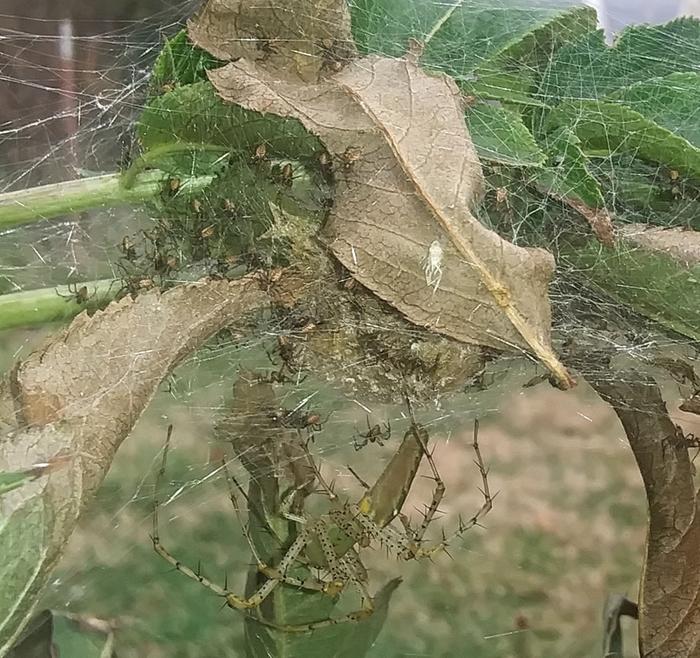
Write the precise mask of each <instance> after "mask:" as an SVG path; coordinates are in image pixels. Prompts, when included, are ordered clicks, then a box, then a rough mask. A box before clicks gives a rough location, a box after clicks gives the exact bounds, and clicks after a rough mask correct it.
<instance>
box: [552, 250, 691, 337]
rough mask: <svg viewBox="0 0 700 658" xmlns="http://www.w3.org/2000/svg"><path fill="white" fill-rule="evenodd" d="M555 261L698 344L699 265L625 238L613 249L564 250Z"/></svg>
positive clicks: (641, 313)
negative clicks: (557, 260) (684, 261)
mask: <svg viewBox="0 0 700 658" xmlns="http://www.w3.org/2000/svg"><path fill="white" fill-rule="evenodd" d="M559 255H560V259H561V260H562V261H563V262H565V263H568V264H569V265H570V266H573V267H574V268H575V269H576V270H578V271H580V273H581V274H582V275H583V276H584V277H586V279H587V280H588V281H589V282H591V283H593V284H595V285H597V286H599V287H600V288H601V289H603V290H605V291H606V292H607V293H608V294H609V295H610V296H611V297H613V298H614V299H616V300H618V301H619V302H621V303H623V304H626V305H628V306H630V307H631V308H632V309H634V310H635V311H636V312H637V313H639V314H640V315H643V316H645V317H647V318H651V319H652V320H655V321H657V322H659V323H660V324H662V325H663V326H665V327H666V328H667V329H670V330H672V331H675V332H676V333H679V334H681V335H684V336H687V337H688V338H690V339H692V340H696V341H697V340H700V304H698V292H697V291H698V284H700V264H694V265H692V264H687V263H683V262H681V261H680V260H677V259H675V258H672V257H670V256H669V255H667V254H664V253H662V252H659V251H652V250H650V249H645V248H642V247H640V246H638V245H636V244H634V243H633V242H632V241H631V240H629V239H625V238H624V237H623V238H622V239H620V240H619V242H618V244H617V246H616V248H615V249H603V248H602V247H601V245H600V244H598V243H597V242H594V241H590V242H588V243H587V244H585V245H583V246H578V245H577V246H576V247H570V248H567V247H563V248H562V251H560V254H559Z"/></svg>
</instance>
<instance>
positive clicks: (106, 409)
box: [0, 279, 266, 655]
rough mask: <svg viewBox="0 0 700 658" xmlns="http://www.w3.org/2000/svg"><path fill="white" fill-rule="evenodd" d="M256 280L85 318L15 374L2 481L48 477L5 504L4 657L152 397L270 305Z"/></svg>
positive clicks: (3, 439)
mask: <svg viewBox="0 0 700 658" xmlns="http://www.w3.org/2000/svg"><path fill="white" fill-rule="evenodd" d="M265 301H266V296H265V295H264V293H262V292H261V291H260V289H259V286H258V285H257V284H256V283H255V282H254V281H253V280H252V279H242V280H238V281H234V282H230V283H229V282H224V281H203V282H200V283H196V284H191V285H187V286H182V287H179V288H174V289H173V290H171V291H169V292H167V293H164V294H160V293H158V292H151V293H147V294H144V295H142V296H140V297H138V298H137V299H136V300H132V299H130V298H125V299H123V300H121V301H120V302H118V303H113V304H111V305H110V306H109V307H107V309H105V310H104V311H101V312H98V313H96V314H95V315H93V316H92V317H90V316H88V315H87V314H85V313H84V314H82V315H80V316H78V317H77V318H76V319H75V320H74V321H73V323H72V324H71V325H70V326H69V327H68V328H67V329H66V330H65V331H63V332H61V333H60V334H59V335H58V336H57V337H55V338H53V339H52V340H51V341H50V342H49V343H48V345H47V346H46V347H44V348H43V349H41V350H39V351H37V352H35V353H34V354H32V355H30V356H29V357H28V358H27V359H26V360H25V361H24V362H22V363H20V364H18V365H17V367H16V368H15V369H14V370H13V371H12V373H11V374H10V377H9V378H8V381H6V383H5V386H4V387H2V388H0V391H2V393H3V394H4V399H3V400H2V403H4V404H0V409H7V408H8V407H10V406H12V407H13V414H12V416H11V417H10V418H5V419H4V420H5V421H6V422H7V423H8V424H10V426H14V429H13V431H10V432H7V433H4V434H3V435H2V436H0V471H9V472H14V471H22V470H24V469H27V468H31V467H32V465H33V464H37V463H53V462H54V461H56V460H59V459H60V460H61V461H62V462H65V461H66V460H69V463H67V464H65V463H64V464H63V467H62V468H56V469H52V470H51V471H50V474H49V475H48V477H40V478H38V479H37V480H35V481H33V482H30V483H29V484H27V485H26V486H24V487H22V488H20V489H17V490H15V491H13V492H11V493H9V494H7V495H6V496H3V497H2V498H1V499H0V554H2V555H3V560H2V562H3V564H0V655H4V651H5V650H6V649H7V647H8V646H9V644H11V641H12V638H13V637H15V636H16V635H17V633H18V632H19V631H20V630H21V627H22V624H23V623H24V622H25V621H26V619H27V617H28V615H29V613H30V611H31V608H32V606H33V603H34V601H35V599H36V597H37V593H38V592H39V591H41V589H42V588H43V586H44V584H45V583H46V580H47V578H48V575H49V574H50V572H51V569H52V568H53V567H54V565H55V564H56V562H57V561H58V559H59V558H60V556H61V554H62V552H63V549H64V547H65V544H66V542H67V540H68V538H69V537H70V535H71V533H72V532H73V529H74V528H75V525H76V523H77V520H78V517H79V514H80V511H81V510H82V508H83V507H84V506H85V504H86V503H87V502H88V501H89V500H90V499H91V498H92V496H93V494H94V493H95V491H96V490H97V488H98V487H99V485H100V484H101V482H102V480H103V479H104V476H105V475H106V473H107V471H108V470H109V467H110V464H111V462H112V459H113V458H114V455H115V453H116V451H117V449H118V448H119V446H120V444H121V443H122V441H123V440H124V439H125V438H126V437H127V436H128V434H129V432H130V431H131V429H132V427H133V426H134V423H135V422H136V420H137V419H138V417H139V416H140V415H141V413H142V412H143V410H144V409H145V407H146V406H147V404H148V403H149V402H150V400H151V398H152V397H153V395H154V393H155V391H156V388H157V386H158V384H159V383H160V382H161V381H162V380H163V378H164V377H165V376H166V375H167V374H168V372H169V371H170V370H171V369H172V368H173V367H174V366H175V365H176V364H177V363H178V362H179V361H180V360H181V359H183V358H184V357H186V356H187V355H188V354H190V353H191V352H192V351H193V350H195V349H197V348H198V347H199V346H201V344H202V343H203V342H204V341H205V340H206V339H207V338H209V337H210V336H211V335H212V334H214V333H216V332H217V331H218V330H220V329H221V328H222V327H224V326H226V325H227V324H231V323H233V322H234V321H236V320H238V319H240V317H241V316H242V315H243V314H244V313H246V312H248V311H250V310H251V309H253V308H256V307H258V306H261V305H263V304H264V303H265Z"/></svg>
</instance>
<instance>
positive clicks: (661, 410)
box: [591, 372, 700, 658]
mask: <svg viewBox="0 0 700 658" xmlns="http://www.w3.org/2000/svg"><path fill="white" fill-rule="evenodd" d="M591 383H592V384H593V386H594V387H595V388H596V390H597V391H598V392H599V393H600V394H601V396H602V397H603V398H604V399H606V400H607V401H608V402H610V404H612V406H613V408H614V409H615V412H616V413H617V415H618V417H619V418H620V420H621V421H622V425H623V427H624V428H625V433H626V434H627V438H628V440H629V443H630V447H631V448H632V451H633V452H634V456H635V458H636V460H637V465H638V466H639V470H640V472H641V474H642V479H643V481H644V488H645V490H646V494H647V501H648V503H649V528H648V534H647V546H646V558H645V561H644V571H643V573H642V584H641V588H640V601H639V646H640V654H641V656H642V658H669V657H670V656H673V657H674V658H691V657H693V658H696V657H697V656H700V514H698V510H699V506H700V498H699V497H698V495H697V494H696V491H695V485H694V482H693V469H692V465H691V463H690V459H689V456H688V447H687V444H686V442H685V440H684V439H683V435H682V432H680V431H679V430H678V428H677V427H676V426H675V425H674V423H673V421H672V420H671V418H670V416H669V414H668V410H667V409H666V404H665V403H664V401H663V398H662V397H661V392H660V391H659V387H658V386H657V384H656V382H655V381H654V380H653V379H651V378H650V377H645V376H644V375H642V374H641V373H637V372H627V373H616V374H615V377H614V378H612V377H608V378H601V379H600V380H598V381H592V382H591Z"/></svg>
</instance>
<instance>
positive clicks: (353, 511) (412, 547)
mask: <svg viewBox="0 0 700 658" xmlns="http://www.w3.org/2000/svg"><path fill="white" fill-rule="evenodd" d="M409 410H410V407H409ZM171 432H172V427H170V428H168V435H167V439H166V443H165V446H164V448H163V458H162V462H161V467H160V470H159V471H158V475H157V478H156V491H157V490H158V488H159V483H160V480H161V479H162V477H163V476H164V474H165V469H166V459H167V453H168V449H169V443H170V436H171ZM427 442H428V433H427V431H426V430H425V428H423V427H422V426H420V425H418V424H417V423H416V421H415V419H414V418H413V414H412V412H411V426H410V427H409V429H408V431H407V432H406V434H405V436H404V438H403V441H402V443H401V445H400V446H399V448H398V449H397V451H396V452H395V453H394V455H393V456H392V458H391V460H390V461H389V463H388V464H387V466H386V467H385V469H384V471H383V472H382V474H381V475H380V476H379V478H378V479H377V481H376V482H375V484H374V485H373V486H371V487H368V486H366V485H365V486H366V489H367V491H366V492H365V494H364V496H363V497H362V498H361V499H360V500H359V502H357V503H354V504H353V503H344V504H340V503H339V502H338V496H337V495H336V494H335V493H333V491H332V490H331V489H330V487H328V486H327V485H325V483H324V482H323V480H322V478H320V474H318V475H319V481H320V483H321V485H322V487H323V489H324V492H325V494H326V495H327V496H328V497H329V498H330V500H331V503H332V509H331V510H330V511H329V512H327V513H326V514H324V515H322V516H320V517H318V518H315V519H314V518H305V517H303V516H298V515H291V514H289V508H290V505H291V501H292V499H293V495H289V496H287V497H286V498H285V500H284V501H283V505H282V507H283V509H282V510H281V514H282V515H283V516H285V517H286V518H288V519H290V520H293V521H297V522H298V523H300V525H301V530H300V532H299V533H298V535H297V537H296V539H295V540H294V541H293V542H292V544H291V545H290V546H289V548H288V549H287V550H286V552H285V554H284V556H283V557H282V559H281V560H280V561H279V563H278V564H277V566H276V567H274V568H273V567H271V566H269V565H267V564H265V563H264V562H263V561H262V560H261V559H260V557H259V555H258V553H257V551H256V549H255V544H254V542H253V540H252V538H251V537H250V535H249V534H248V529H247V525H246V524H245V522H244V521H243V519H242V518H241V514H240V507H239V505H238V501H237V498H236V489H237V488H239V485H238V483H237V482H236V481H235V480H234V479H233V478H232V477H231V476H230V474H229V473H228V470H227V469H225V471H226V480H227V483H228V486H229V495H230V498H231V502H232V504H233V507H234V511H235V513H236V515H237V516H238V518H239V520H240V522H241V527H242V529H243V532H244V534H245V537H246V539H247V541H248V544H249V545H250V548H251V551H252V553H253V556H254V558H255V560H256V562H257V568H258V570H259V571H260V572H261V573H262V574H264V575H265V576H266V577H267V579H268V580H267V581H266V582H265V583H264V584H263V585H262V586H261V587H260V588H259V589H258V590H257V591H256V592H254V593H253V594H252V595H251V596H249V597H248V598H244V597H241V596H238V595H236V594H235V593H233V592H231V591H229V590H228V589H227V588H226V587H220V586H219V585H217V584H216V583H214V582H212V581H211V580H209V579H208V578H206V577H205V576H203V575H202V574H201V573H200V571H199V570H197V571H196V572H195V571H194V570H192V569H191V568H190V567H188V566H187V565H184V564H182V563H181V562H180V561H179V560H177V558H175V557H174V556H173V555H172V554H170V553H169V552H168V551H167V549H166V548H165V547H164V546H163V545H162V544H161V541H160V536H159V530H158V527H159V522H158V501H157V500H156V501H155V502H154V510H153V535H152V537H151V539H152V541H153V547H154V549H155V551H156V552H157V553H158V554H159V555H160V556H161V557H162V558H163V559H165V560H166V561H167V562H168V563H169V564H171V565H172V566H173V567H174V568H175V569H176V570H177V571H180V572H181V573H183V574H184V575H186V576H187V577H189V578H191V579H193V580H196V581H197V582H199V583H200V584H202V585H204V586H205V587H206V588H208V589H209V590H211V591H213V592H214V593H215V594H217V595H218V596H220V597H222V598H224V599H225V601H226V604H227V605H228V606H229V607H231V608H234V609H236V610H241V611H244V612H246V611H252V610H253V609H257V608H259V606H260V605H261V603H262V602H263V601H264V600H265V598H267V596H268V595H269V594H270V593H271V592H272V591H273V590H274V589H275V588H276V587H277V586H278V585H279V584H280V583H286V584H287V585H291V586H293V587H297V588H301V589H306V590H312V591H317V592H324V593H326V594H329V595H332V596H333V595H336V594H338V593H339V592H340V591H342V590H343V589H344V588H345V586H346V584H347V583H352V584H353V586H354V587H355V588H356V589H357V590H358V591H359V592H360V594H361V597H362V607H361V608H360V609H359V610H355V611H353V612H350V613H347V614H345V615H343V616H341V617H338V618H327V619H321V620H318V621H312V622H309V623H306V624H296V625H281V624H275V623H273V622H270V621H267V620H265V619H264V618H262V617H261V616H259V615H257V616H253V618H254V619H255V620H256V621H258V622H260V623H262V624H264V625H266V626H270V627H272V628H275V629H277V630H281V631H285V632H292V633H298V632H308V631H313V630H316V629H319V628H323V627H326V626H332V625H335V624H339V623H344V622H352V621H360V620H361V619H364V618H366V617H369V616H370V615H371V614H372V612H373V611H374V604H373V599H372V596H371V595H370V593H369V591H368V589H367V585H366V571H365V569H364V567H363V566H362V563H361V561H360V557H359V554H358V551H357V549H356V548H355V547H356V546H359V547H366V546H368V545H369V543H370V542H371V541H372V540H376V541H378V542H379V543H380V544H382V545H383V546H384V547H385V548H386V549H387V550H388V551H390V552H391V553H393V554H394V555H396V556H397V557H399V558H400V559H404V560H409V559H420V558H425V557H431V556H432V555H434V554H435V553H437V552H439V551H442V550H444V549H445V548H446V547H447V545H448V543H449V539H448V538H447V537H446V536H445V535H444V534H443V538H442V540H441V541H440V542H438V543H437V544H435V545H433V546H431V547H423V546H422V543H423V537H424V535H425V533H426V531H427V529H428V527H429V526H430V524H431V522H432V521H433V519H434V517H435V514H436V513H437V512H438V509H439V506H440V502H441V501H442V498H443V496H444V493H445V485H444V483H443V482H442V479H441V478H440V475H439V473H438V470H437V467H436V466H435V463H434V461H433V458H432V455H431V453H430V452H429V451H428V449H427ZM472 447H473V449H474V452H475V455H476V460H475V464H476V465H477V468H478V469H479V472H480V475H481V479H482V486H483V489H482V494H483V497H484V503H483V505H482V506H481V508H480V509H479V510H478V511H477V512H476V514H475V515H474V516H473V517H471V518H470V519H469V520H467V521H463V520H462V519H461V518H460V520H459V525H458V527H457V529H456V530H455V532H454V533H453V535H452V538H454V537H456V536H459V535H461V534H462V533H464V532H465V531H467V530H468V529H469V528H471V527H473V526H474V525H476V524H477V523H478V522H479V520H480V519H481V518H482V517H483V516H484V515H486V514H487V513H488V512H489V511H490V510H491V506H492V500H493V498H492V496H491V494H490V491H489V485H488V477H487V470H486V468H485V466H484V463H483V459H482V457H481V452H480V449H479V444H478V422H477V421H475V423H474V435H473V442H472ZM423 456H425V457H426V459H427V461H428V463H429V465H430V468H431V471H432V478H433V479H434V481H435V489H434V492H433V497H432V500H431V503H430V505H429V506H428V507H427V508H426V510H425V512H424V514H423V521H422V523H421V526H420V528H418V530H413V529H411V528H410V526H409V524H408V521H407V519H406V518H405V517H404V516H403V515H401V514H400V512H401V508H402V507H403V504H404V501H405V499H406V497H407V495H408V492H409V491H410V488H411V486H412V484H413V480H414V479H415V476H416V474H417V472H418V468H419V466H420V463H421V461H422V458H423ZM224 466H225V465H224ZM363 484H364V483H363ZM239 490H240V488H239ZM244 495H245V494H244ZM397 516H399V517H400V519H401V521H402V523H403V525H404V529H405V532H403V533H402V532H400V531H398V530H397V529H395V528H393V527H391V526H390V525H389V524H390V523H391V522H392V521H393V520H394V519H395V518H396V517H397ZM296 563H302V564H305V565H307V566H311V567H314V568H319V569H322V570H323V571H325V572H326V573H327V574H330V577H331V578H330V580H320V579H316V578H313V577H311V578H307V579H300V578H295V577H293V576H291V575H289V574H288V573H287V572H288V571H289V569H290V568H291V567H292V566H293V565H295V564H296Z"/></svg>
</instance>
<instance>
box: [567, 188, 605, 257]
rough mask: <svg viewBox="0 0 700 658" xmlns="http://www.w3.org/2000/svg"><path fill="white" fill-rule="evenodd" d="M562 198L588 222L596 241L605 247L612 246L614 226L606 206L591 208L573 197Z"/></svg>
mask: <svg viewBox="0 0 700 658" xmlns="http://www.w3.org/2000/svg"><path fill="white" fill-rule="evenodd" d="M562 200H563V201H564V203H566V204H568V205H569V206H571V207H572V208H573V209H574V210H575V211H576V212H578V213H579V214H580V215H581V216H582V217H583V218H584V219H585V220H586V221H587V222H588V224H589V226H590V227H591V230H592V231H593V235H595V237H596V238H597V240H598V242H600V243H601V244H604V245H605V246H606V247H612V246H614V244H615V228H614V227H613V221H612V217H611V216H610V213H609V212H608V210H607V209H606V208H591V207H590V206H587V205H586V204H585V203H583V201H580V200H579V199H575V198H574V197H565V198H563V199H562Z"/></svg>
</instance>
